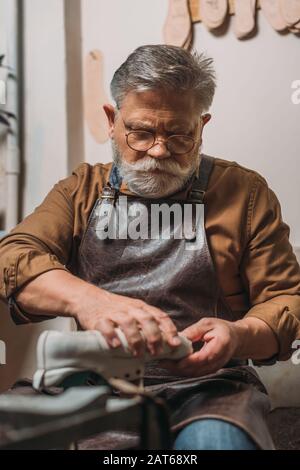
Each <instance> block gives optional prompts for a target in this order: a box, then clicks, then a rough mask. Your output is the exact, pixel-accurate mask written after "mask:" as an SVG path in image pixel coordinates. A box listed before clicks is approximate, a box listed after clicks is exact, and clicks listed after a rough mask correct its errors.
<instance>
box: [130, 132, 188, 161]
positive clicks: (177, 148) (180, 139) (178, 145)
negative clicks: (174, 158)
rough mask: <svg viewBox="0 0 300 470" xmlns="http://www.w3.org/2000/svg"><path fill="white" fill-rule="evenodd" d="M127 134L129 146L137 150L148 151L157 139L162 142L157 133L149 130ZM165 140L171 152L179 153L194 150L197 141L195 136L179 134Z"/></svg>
mask: <svg viewBox="0 0 300 470" xmlns="http://www.w3.org/2000/svg"><path fill="white" fill-rule="evenodd" d="M125 136H126V142H127V145H128V147H130V148H131V149H132V150H135V151H137V152H147V151H148V150H150V149H151V148H152V147H154V145H156V142H157V141H161V142H162V140H161V139H159V140H158V139H157V138H156V137H155V135H154V134H153V133H152V132H149V131H130V132H128V133H126V134H125ZM163 142H164V143H165V145H166V147H167V149H168V150H169V152H171V153H176V154H179V155H182V154H184V153H188V152H190V151H191V150H193V148H194V146H195V143H196V141H195V139H193V137H190V136H188V135H179V134H178V135H177V134H174V135H171V136H170V137H168V138H167V139H166V140H163Z"/></svg>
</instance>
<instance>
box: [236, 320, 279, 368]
mask: <svg viewBox="0 0 300 470" xmlns="http://www.w3.org/2000/svg"><path fill="white" fill-rule="evenodd" d="M234 325H235V329H236V333H237V337H238V340H237V348H236V351H235V353H234V357H235V358H238V359H248V358H249V359H256V360H264V359H269V358H271V357H272V356H274V355H275V354H277V353H278V352H279V344H278V340H277V338H276V336H275V334H274V332H273V331H272V329H271V328H270V327H269V326H268V325H267V323H265V322H264V321H263V320H260V319H259V318H254V317H249V318H243V319H242V320H238V321H236V322H234Z"/></svg>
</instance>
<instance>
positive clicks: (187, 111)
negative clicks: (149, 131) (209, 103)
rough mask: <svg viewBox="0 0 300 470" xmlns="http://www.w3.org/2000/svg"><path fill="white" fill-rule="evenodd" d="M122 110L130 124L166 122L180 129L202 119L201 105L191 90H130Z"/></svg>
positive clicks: (151, 124)
mask: <svg viewBox="0 0 300 470" xmlns="http://www.w3.org/2000/svg"><path fill="white" fill-rule="evenodd" d="M121 112H122V116H123V118H124V119H125V121H126V123H127V124H129V125H142V124H145V126H155V125H157V124H159V123H160V122H164V123H166V124H168V126H170V127H172V128H177V127H178V129H180V128H182V127H186V126H190V125H191V124H195V123H196V122H197V121H198V120H199V119H200V111H199V107H198V106H196V103H195V99H194V96H193V94H192V93H191V92H184V93H175V92H174V91H172V92H165V91H154V90H147V91H143V92H129V93H127V95H126V96H125V98H124V100H123V102H122V106H121Z"/></svg>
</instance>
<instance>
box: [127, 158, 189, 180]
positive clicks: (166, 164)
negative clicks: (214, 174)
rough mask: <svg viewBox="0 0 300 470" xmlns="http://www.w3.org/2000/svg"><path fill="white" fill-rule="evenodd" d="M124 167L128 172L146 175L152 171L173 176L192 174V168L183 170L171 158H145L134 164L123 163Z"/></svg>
mask: <svg viewBox="0 0 300 470" xmlns="http://www.w3.org/2000/svg"><path fill="white" fill-rule="evenodd" d="M122 165H123V167H124V169H126V170H133V171H137V172H141V173H146V172H149V171H151V170H160V171H162V172H164V173H168V174H170V175H173V176H178V175H181V176H184V175H185V174H186V173H189V172H190V167H189V168H182V167H181V166H180V164H179V163H178V162H177V161H176V160H174V159H171V158H170V159H163V160H158V159H155V158H152V157H147V156H145V157H143V158H142V159H141V160H138V161H136V162H134V163H128V162H125V161H123V162H122Z"/></svg>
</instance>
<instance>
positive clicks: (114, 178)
mask: <svg viewBox="0 0 300 470" xmlns="http://www.w3.org/2000/svg"><path fill="white" fill-rule="evenodd" d="M109 182H110V185H111V187H112V188H114V189H116V190H117V191H119V190H120V187H121V184H122V177H121V175H120V173H119V169H118V167H117V165H115V164H114V163H113V164H112V167H111V170H110V174H109Z"/></svg>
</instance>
